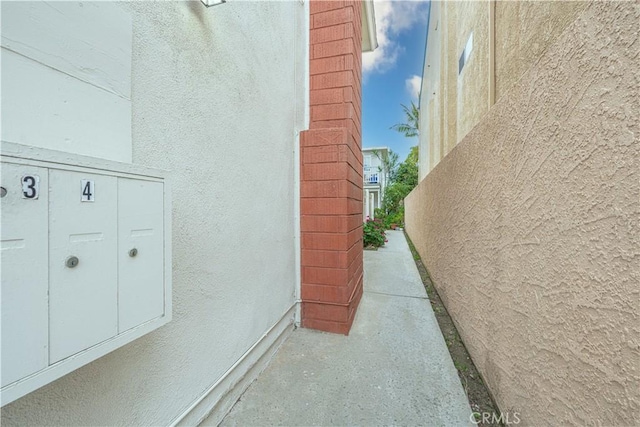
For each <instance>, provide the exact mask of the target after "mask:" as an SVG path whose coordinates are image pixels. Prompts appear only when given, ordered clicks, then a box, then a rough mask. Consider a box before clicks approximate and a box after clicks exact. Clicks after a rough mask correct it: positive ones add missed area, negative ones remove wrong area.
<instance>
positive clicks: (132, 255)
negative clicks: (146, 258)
mask: <svg viewBox="0 0 640 427" xmlns="http://www.w3.org/2000/svg"><path fill="white" fill-rule="evenodd" d="M136 255H138V250H137V249H136V248H133V249H131V250H130V251H129V256H130V257H131V258H133V257H134V256H136Z"/></svg>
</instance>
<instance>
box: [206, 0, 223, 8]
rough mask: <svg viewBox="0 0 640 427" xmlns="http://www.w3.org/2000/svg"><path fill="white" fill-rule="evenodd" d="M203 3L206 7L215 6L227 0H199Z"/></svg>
mask: <svg viewBox="0 0 640 427" xmlns="http://www.w3.org/2000/svg"><path fill="white" fill-rule="evenodd" d="M200 1H201V2H202V4H203V5H205V6H207V7H211V6H216V5H219V4H222V3H226V2H227V0H200Z"/></svg>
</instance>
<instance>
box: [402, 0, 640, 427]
mask: <svg viewBox="0 0 640 427" xmlns="http://www.w3.org/2000/svg"><path fill="white" fill-rule="evenodd" d="M639 20H640V9H639V8H638V4H637V3H633V2H617V1H604V2H599V1H594V2H535V1H531V2H529V1H518V2H507V1H484V2H475V1H462V2H446V1H442V2H440V1H434V2H432V3H431V13H430V20H429V29H428V39H427V47H426V54H425V64H424V72H423V80H422V91H421V96H420V112H421V115H420V117H421V122H420V179H421V181H420V183H419V184H418V186H417V187H416V188H415V189H414V190H413V191H412V192H411V193H410V194H409V196H408V197H407V198H406V199H405V217H406V224H405V225H406V230H407V232H408V234H409V236H410V237H411V239H412V241H413V243H414V244H415V246H416V248H417V250H418V251H419V253H420V255H421V256H422V260H423V261H424V263H425V266H426V267H427V269H428V270H429V273H430V275H431V278H432V280H433V283H434V285H435V287H436V289H437V291H438V293H439V295H440V296H441V297H442V300H443V302H444V303H445V305H446V306H447V310H448V312H449V313H450V315H451V317H452V318H453V320H454V322H455V324H456V326H457V328H458V331H459V332H460V335H461V337H462V339H463V341H464V343H465V346H466V347H467V349H468V350H469V353H470V355H471V357H472V358H473V360H474V363H475V364H476V366H477V367H478V369H479V371H480V373H481V375H482V377H483V379H484V380H485V383H486V384H487V386H488V388H489V390H490V392H491V394H492V395H493V397H494V399H495V401H496V403H497V405H498V407H499V408H500V409H501V410H502V411H503V412H504V413H506V414H507V415H508V414H509V413H511V419H513V413H514V412H517V413H518V416H519V419H520V420H521V423H520V425H544V424H553V425H561V424H562V425H565V424H566V425H586V424H598V425H632V424H634V423H635V422H637V420H636V419H635V418H634V417H635V415H634V414H635V413H637V411H638V409H639V408H640V389H639V388H638V386H637V385H638V383H639V381H640V376H639V375H640V374H639V372H638V370H637V362H638V360H640V344H639V343H640V324H639V323H638V318H639V317H640V311H639V307H640V294H639V293H638V287H637V283H638V277H640V267H639V265H638V262H637V257H638V254H639V253H640V234H639V231H638V227H636V226H634V225H633V224H637V223H638V221H639V219H640V175H639V171H640V143H639V142H638V141H639V135H640V129H639V122H638V115H637V114H636V113H633V112H637V111H640V105H639V102H640V101H639V97H638V79H637V76H638V73H637V70H638V69H639V68H640V62H639V61H640V40H639V29H638V22H639Z"/></svg>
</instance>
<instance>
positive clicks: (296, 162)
mask: <svg viewBox="0 0 640 427" xmlns="http://www.w3.org/2000/svg"><path fill="white" fill-rule="evenodd" d="M300 3H301V4H302V5H303V7H304V12H303V15H304V19H303V20H302V34H304V38H303V40H302V46H303V49H304V66H303V69H302V70H299V69H298V68H299V67H298V64H297V62H296V58H295V55H294V69H295V73H294V75H298V73H300V72H301V73H302V75H303V76H304V85H303V87H302V88H301V89H300V88H298V86H297V85H294V93H295V97H294V99H298V96H299V95H300V90H302V95H303V98H304V99H303V103H302V105H303V106H304V107H303V108H304V116H303V122H302V123H301V124H296V126H295V138H294V147H293V182H294V186H293V188H294V190H293V224H294V225H293V233H294V251H295V270H296V274H295V276H296V283H295V290H294V299H295V304H296V309H295V314H294V322H295V325H296V327H299V326H300V322H301V319H302V313H301V310H302V307H301V302H302V293H301V289H302V245H301V236H302V230H301V226H300V223H301V221H302V216H301V215H300V185H301V184H302V179H301V172H300V162H301V159H300V151H301V148H300V133H301V132H302V131H304V130H307V129H309V117H310V112H309V111H310V106H309V103H310V100H309V81H310V77H309V43H310V39H309V31H310V30H309V19H311V15H310V7H309V1H305V0H301V1H300ZM294 39H295V40H294V46H293V47H294V52H297V49H296V43H300V40H298V39H297V37H294Z"/></svg>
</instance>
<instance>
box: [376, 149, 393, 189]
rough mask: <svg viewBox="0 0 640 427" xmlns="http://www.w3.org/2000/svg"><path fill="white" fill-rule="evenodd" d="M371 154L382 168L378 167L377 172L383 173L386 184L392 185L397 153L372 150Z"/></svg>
mask: <svg viewBox="0 0 640 427" xmlns="http://www.w3.org/2000/svg"><path fill="white" fill-rule="evenodd" d="M373 154H374V155H375V156H376V157H377V158H379V159H380V161H381V162H382V166H378V172H385V174H386V179H387V182H388V183H392V182H393V181H394V180H395V179H396V172H397V170H398V153H396V152H394V151H393V150H389V151H383V152H382V153H381V152H379V151H378V150H373Z"/></svg>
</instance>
